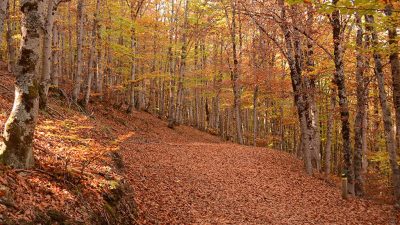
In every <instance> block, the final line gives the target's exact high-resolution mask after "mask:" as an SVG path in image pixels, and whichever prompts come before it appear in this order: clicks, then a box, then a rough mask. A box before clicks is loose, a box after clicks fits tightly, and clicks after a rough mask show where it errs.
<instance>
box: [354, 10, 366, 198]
mask: <svg viewBox="0 0 400 225" xmlns="http://www.w3.org/2000/svg"><path fill="white" fill-rule="evenodd" d="M355 18H356V26H357V34H356V60H357V62H356V81H357V90H356V92H357V109H356V119H355V122H354V181H355V182H354V192H355V194H356V195H357V196H362V195H364V178H363V174H362V172H363V171H362V160H363V146H364V143H363V142H364V138H363V137H364V136H365V132H366V130H365V126H363V125H364V121H365V117H366V110H367V107H366V106H367V96H366V95H367V90H366V88H367V87H366V84H365V81H364V70H365V68H366V67H365V57H364V55H363V49H364V48H363V46H364V43H363V32H364V31H363V28H362V24H361V16H360V15H359V14H358V13H356V15H355Z"/></svg>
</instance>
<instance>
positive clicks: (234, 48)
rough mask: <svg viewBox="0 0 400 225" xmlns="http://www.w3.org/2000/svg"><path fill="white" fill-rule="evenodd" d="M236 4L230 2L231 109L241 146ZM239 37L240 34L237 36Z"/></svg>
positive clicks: (241, 130)
mask: <svg viewBox="0 0 400 225" xmlns="http://www.w3.org/2000/svg"><path fill="white" fill-rule="evenodd" d="M236 4H237V2H236V1H232V2H231V13H232V14H231V24H230V36H231V37H230V38H231V45H232V59H233V66H232V67H233V68H231V81H232V89H233V99H234V100H233V109H234V114H235V119H236V136H237V137H236V138H237V141H238V143H239V144H243V129H242V117H241V100H240V98H241V85H240V82H239V79H240V78H239V76H240V75H239V58H238V51H237V33H236V28H237V25H236V13H237V11H236V10H237V9H236V7H237V5H236ZM226 18H227V19H229V17H228V12H226ZM239 35H241V34H239Z"/></svg>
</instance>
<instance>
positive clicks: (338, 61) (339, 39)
mask: <svg viewBox="0 0 400 225" xmlns="http://www.w3.org/2000/svg"><path fill="white" fill-rule="evenodd" d="M337 1H338V0H333V4H334V5H336V3H337ZM331 23H332V35H333V45H334V63H335V76H334V79H335V84H336V86H337V87H338V97H339V107H340V118H341V121H342V139H343V157H344V167H343V169H344V171H343V172H344V173H345V175H346V177H347V181H348V186H347V187H348V192H349V193H350V194H352V195H354V171H353V165H352V150H351V141H350V121H349V107H348V100H347V90H346V82H345V79H346V78H345V74H344V64H343V53H344V49H343V35H344V34H343V33H344V32H343V29H344V28H343V24H342V22H341V16H340V11H339V10H337V9H336V10H335V11H333V13H332V21H331Z"/></svg>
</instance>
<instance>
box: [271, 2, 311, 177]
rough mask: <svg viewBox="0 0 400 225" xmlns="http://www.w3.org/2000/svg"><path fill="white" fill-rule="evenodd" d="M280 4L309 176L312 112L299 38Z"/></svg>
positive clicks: (282, 5)
mask: <svg viewBox="0 0 400 225" xmlns="http://www.w3.org/2000/svg"><path fill="white" fill-rule="evenodd" d="M278 4H279V6H280V8H281V18H282V19H283V20H284V22H283V23H281V24H280V27H281V29H282V32H283V34H284V38H285V47H286V59H287V61H288V64H289V69H290V78H291V81H292V88H293V92H294V102H295V105H296V107H297V114H298V117H299V121H300V130H301V135H300V136H301V141H300V143H301V144H300V145H299V148H300V151H299V153H300V152H302V153H303V156H304V157H303V160H304V167H305V169H306V172H307V174H309V175H311V174H312V163H311V151H312V146H311V145H312V142H311V141H310V139H312V138H311V136H312V133H311V130H310V129H308V125H310V123H308V124H307V121H309V122H311V121H310V119H307V117H309V116H310V113H311V111H309V110H307V106H306V102H305V100H306V98H305V97H304V93H303V88H304V84H303V81H302V78H301V74H302V68H301V52H302V51H301V48H300V47H301V46H300V40H299V36H298V35H296V36H293V34H292V33H293V32H292V31H291V30H290V29H289V27H288V23H287V21H286V7H285V5H284V1H283V0H279V1H278Z"/></svg>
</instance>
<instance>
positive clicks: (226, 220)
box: [0, 64, 399, 225]
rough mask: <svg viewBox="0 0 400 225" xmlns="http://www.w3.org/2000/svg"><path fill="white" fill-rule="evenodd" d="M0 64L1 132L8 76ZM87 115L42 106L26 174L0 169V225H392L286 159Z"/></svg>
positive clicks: (60, 105)
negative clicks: (31, 163) (32, 164)
mask: <svg viewBox="0 0 400 225" xmlns="http://www.w3.org/2000/svg"><path fill="white" fill-rule="evenodd" d="M0 67H2V68H0V127H1V129H3V125H4V123H5V120H6V118H7V116H8V114H9V112H10V111H11V107H12V100H13V92H12V89H13V81H14V79H13V77H12V76H11V75H10V74H7V73H5V72H4V65H3V64H0ZM2 71H3V72H2ZM89 112H90V113H87V112H86V113H82V112H79V111H77V110H76V109H73V107H72V108H71V107H70V106H69V104H68V101H66V100H65V99H63V97H62V96H55V97H54V96H53V97H52V98H51V99H50V108H49V110H48V111H46V112H41V113H40V117H39V121H38V126H37V130H36V137H35V146H34V152H35V160H36V166H35V168H34V169H30V170H15V169H9V168H3V167H0V224H1V225H2V224H291V225H292V224H374V225H375V224H397V222H398V221H399V218H398V216H399V215H398V214H397V215H396V213H395V211H394V210H393V207H392V206H391V205H388V204H380V203H377V202H375V201H369V200H365V199H359V198H352V199H349V200H342V199H341V197H340V188H339V187H338V186H337V185H335V184H334V183H332V182H327V181H325V180H324V179H321V178H318V177H310V176H307V175H306V174H305V173H304V171H303V167H302V163H301V161H300V160H298V159H296V158H295V157H293V156H291V155H290V154H287V153H284V152H279V151H275V150H270V149H266V148H260V147H249V146H240V145H236V144H233V143H228V142H223V141H221V140H220V139H219V138H218V137H215V136H212V135H210V134H207V133H204V132H200V131H198V130H196V129H194V128H191V127H187V126H179V127H176V128H175V129H169V128H168V127H167V124H166V123H165V122H164V121H162V120H160V119H157V118H155V117H153V116H152V115H150V114H148V113H145V112H134V113H133V114H132V115H127V114H126V113H124V112H123V111H122V110H120V109H114V108H112V107H106V106H104V105H102V104H94V105H93V108H91V109H90V110H89ZM1 132H2V131H1ZM1 132H0V133H1ZM396 217H397V218H396Z"/></svg>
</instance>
